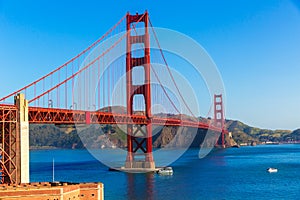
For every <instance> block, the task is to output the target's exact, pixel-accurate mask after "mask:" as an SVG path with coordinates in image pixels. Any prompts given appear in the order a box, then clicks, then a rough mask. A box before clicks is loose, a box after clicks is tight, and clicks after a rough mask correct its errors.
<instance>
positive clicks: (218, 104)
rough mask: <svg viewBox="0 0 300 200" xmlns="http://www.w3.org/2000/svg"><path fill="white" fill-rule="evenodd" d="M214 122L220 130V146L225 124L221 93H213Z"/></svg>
mask: <svg viewBox="0 0 300 200" xmlns="http://www.w3.org/2000/svg"><path fill="white" fill-rule="evenodd" d="M214 123H215V126H217V127H219V128H220V129H221V130H222V131H221V138H220V140H221V141H220V142H221V145H222V147H224V146H225V133H226V131H225V126H224V125H225V117H224V109H223V97H222V94H215V95H214ZM217 143H218V142H217Z"/></svg>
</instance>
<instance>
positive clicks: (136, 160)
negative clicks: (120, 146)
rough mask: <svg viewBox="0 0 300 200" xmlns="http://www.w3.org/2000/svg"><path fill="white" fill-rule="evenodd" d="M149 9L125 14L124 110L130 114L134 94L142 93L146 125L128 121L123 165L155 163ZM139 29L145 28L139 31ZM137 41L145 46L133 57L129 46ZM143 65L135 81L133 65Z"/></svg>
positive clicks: (151, 165)
mask: <svg viewBox="0 0 300 200" xmlns="http://www.w3.org/2000/svg"><path fill="white" fill-rule="evenodd" d="M140 22H142V23H144V28H143V30H144V31H141V29H140V27H139V30H138V31H137V30H136V29H135V26H136V24H137V23H140ZM148 22H149V21H148V12H147V11H146V12H145V13H144V14H141V15H139V14H136V15H130V14H129V13H128V14H127V50H126V79H127V80H126V89H127V91H126V92H127V114H129V115H133V114H134V110H133V103H134V102H133V101H134V96H135V95H142V96H143V97H144V101H145V116H146V118H147V121H148V122H147V125H146V126H139V125H134V126H133V125H132V124H128V125H127V151H128V153H127V158H126V164H125V168H128V169H130V168H140V169H141V168H143V169H154V168H155V164H154V160H153V155H152V124H151V116H152V114H151V87H150V86H151V85H150V84H151V83H150V67H151V66H150V38H149V30H148ZM140 32H144V33H143V34H140ZM134 44H140V45H141V46H143V48H144V57H133V54H132V52H133V50H132V46H133V45H134ZM134 67H142V68H143V69H144V74H145V77H144V83H143V84H142V85H134V83H133V79H132V77H133V71H134V70H133V68H134Z"/></svg>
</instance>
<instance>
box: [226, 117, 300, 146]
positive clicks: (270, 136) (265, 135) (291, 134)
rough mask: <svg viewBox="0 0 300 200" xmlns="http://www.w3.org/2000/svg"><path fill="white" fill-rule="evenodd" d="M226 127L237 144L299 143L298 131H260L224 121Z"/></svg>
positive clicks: (238, 123)
mask: <svg viewBox="0 0 300 200" xmlns="http://www.w3.org/2000/svg"><path fill="white" fill-rule="evenodd" d="M226 127H227V130H228V131H229V132H231V133H232V138H233V139H234V140H235V141H236V142H237V143H238V144H241V143H250V142H252V141H253V142H257V143H266V142H276V143H277V142H279V143H280V142H286V143H287V142H295V141H300V129H298V130H295V131H290V130H269V129H260V128H256V127H251V126H248V125H246V124H244V123H242V122H240V121H237V120H226Z"/></svg>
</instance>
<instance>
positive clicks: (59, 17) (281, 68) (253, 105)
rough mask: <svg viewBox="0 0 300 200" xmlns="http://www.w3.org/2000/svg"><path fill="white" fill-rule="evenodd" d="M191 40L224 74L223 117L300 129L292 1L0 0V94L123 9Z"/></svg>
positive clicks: (297, 29)
mask: <svg viewBox="0 0 300 200" xmlns="http://www.w3.org/2000/svg"><path fill="white" fill-rule="evenodd" d="M146 9H147V10H148V11H149V13H150V16H151V21H152V23H153V24H154V25H155V26H158V27H165V28H169V29H173V30H177V31H179V32H182V33H184V34H187V35H188V36H190V37H192V38H193V39H195V40H196V41H197V42H199V43H200V44H201V45H202V46H203V47H204V48H205V49H206V50H207V52H208V53H209V54H210V56H211V57H212V58H213V60H214V61H215V63H216V65H217V66H218V68H219V71H220V73H221V75H222V78H223V81H224V85H225V89H226V96H227V104H226V117H227V118H230V119H238V120H241V121H243V122H245V123H247V124H249V125H252V126H258V127H261V128H271V129H296V128H300V10H299V9H300V2H299V1H297V0H291V1H289V0H263V1H261V0H226V1H221V0H194V1H191V0H185V1H174V0H166V1H163V0H159V1H155V0H151V1H150V0H148V1H146V0H145V1H142V0H130V1H113V0H108V1H104V2H102V1H98V0H97V1H96V0H95V1H89V0H86V1H81V2H80V3H79V2H77V1H63V2H62V1H55V0H51V1H49V0H45V1H39V0H24V1H15V0H0V68H1V81H0V88H1V90H0V96H1V97H2V96H4V95H6V94H8V93H10V92H12V91H15V90H16V89H19V88H20V87H22V86H24V85H26V84H28V83H29V82H31V81H33V80H34V79H37V78H39V77H41V76H42V75H44V74H46V73H48V72H50V71H51V70H53V69H54V68H56V67H57V66H59V65H61V64H63V63H64V62H65V61H67V60H68V59H70V58H71V57H72V56H74V55H76V54H77V53H79V52H80V51H81V50H83V49H84V48H85V47H87V46H88V45H89V44H91V43H92V42H93V41H95V40H96V39H97V38H99V37H100V36H101V35H102V34H103V33H105V32H106V31H107V30H108V29H109V28H110V27H111V26H112V25H114V24H115V23H116V22H117V21H118V20H119V19H120V18H121V17H122V16H123V15H124V14H125V13H126V12H127V11H130V12H132V13H135V12H143V11H144V10H146Z"/></svg>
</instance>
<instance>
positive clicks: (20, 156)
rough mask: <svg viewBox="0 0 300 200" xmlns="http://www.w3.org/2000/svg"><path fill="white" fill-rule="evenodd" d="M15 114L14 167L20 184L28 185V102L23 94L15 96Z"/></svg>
mask: <svg viewBox="0 0 300 200" xmlns="http://www.w3.org/2000/svg"><path fill="white" fill-rule="evenodd" d="M15 105H16V107H17V109H18V112H17V130H16V131H17V132H18V134H17V138H16V143H17V147H18V148H16V165H17V175H18V176H19V178H18V179H17V180H19V181H18V182H20V183H29V122H28V101H27V100H26V99H25V98H24V94H18V95H17V96H15Z"/></svg>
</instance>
